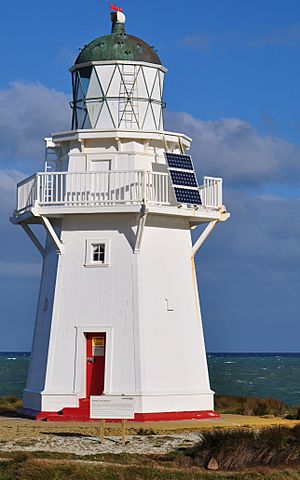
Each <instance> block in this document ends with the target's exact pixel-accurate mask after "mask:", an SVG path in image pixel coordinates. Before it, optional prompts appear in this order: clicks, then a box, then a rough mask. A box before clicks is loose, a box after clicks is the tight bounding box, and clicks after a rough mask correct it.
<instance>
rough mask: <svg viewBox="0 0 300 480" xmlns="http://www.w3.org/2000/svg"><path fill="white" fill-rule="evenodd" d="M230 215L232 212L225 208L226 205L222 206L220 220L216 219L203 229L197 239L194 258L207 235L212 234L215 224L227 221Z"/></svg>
mask: <svg viewBox="0 0 300 480" xmlns="http://www.w3.org/2000/svg"><path fill="white" fill-rule="evenodd" d="M229 217H230V213H228V212H227V211H226V209H225V207H223V208H222V210H221V211H220V218H218V220H214V221H213V222H210V223H209V224H208V225H207V227H206V228H205V229H204V230H203V232H202V233H201V235H200V237H199V238H198V239H197V240H196V242H195V243H194V245H193V247H192V258H193V259H194V257H195V255H196V253H197V252H198V250H199V248H200V247H201V246H202V245H203V243H204V242H205V240H206V239H207V237H208V236H209V235H210V234H211V232H212V231H213V229H214V228H215V226H216V225H217V223H218V222H226V220H228V218H229Z"/></svg>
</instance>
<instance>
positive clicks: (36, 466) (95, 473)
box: [0, 453, 300, 480]
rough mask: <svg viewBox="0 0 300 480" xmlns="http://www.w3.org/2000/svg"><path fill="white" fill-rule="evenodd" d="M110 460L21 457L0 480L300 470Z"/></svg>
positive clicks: (192, 477) (120, 479) (235, 476)
mask: <svg viewBox="0 0 300 480" xmlns="http://www.w3.org/2000/svg"><path fill="white" fill-rule="evenodd" d="M116 457H117V456H116ZM108 460H109V459H106V461H105V459H102V460H101V461H98V462H88V461H77V462H76V461H74V460H68V459H65V460H61V459H54V458H52V459H47V458H45V459H41V458H37V457H36V456H34V455H31V454H25V453H18V454H14V455H12V456H11V457H10V458H9V459H6V460H5V461H0V480H61V479H63V480H79V479H80V480H142V479H143V480H231V479H232V480H286V479H291V480H300V469H290V468H284V469H282V470H276V471H271V470H268V469H262V468H261V469H259V470H248V471H244V472H230V473H226V472H208V471H205V470H203V469H201V468H199V467H193V466H183V465H178V464H176V463H175V462H174V461H173V463H171V462H169V463H168V464H167V465H164V464H163V462H162V460H161V459H159V458H158V459H157V460H155V459H150V458H149V460H148V462H146V463H145V461H144V460H145V457H144V456H138V455H131V456H130V455H128V456H127V458H126V461H124V462H123V463H114V462H113V458H110V462H109V461H108ZM123 460H124V459H123Z"/></svg>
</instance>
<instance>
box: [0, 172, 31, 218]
mask: <svg viewBox="0 0 300 480" xmlns="http://www.w3.org/2000/svg"><path fill="white" fill-rule="evenodd" d="M25 177H26V175H25V174H24V173H22V172H20V171H18V170H0V213H6V214H7V213H8V212H9V211H10V210H11V212H12V210H13V209H14V208H15V201H16V190H17V183H18V182H19V181H20V180H22V179H23V178H25Z"/></svg>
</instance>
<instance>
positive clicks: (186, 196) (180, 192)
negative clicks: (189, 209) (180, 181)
mask: <svg viewBox="0 0 300 480" xmlns="http://www.w3.org/2000/svg"><path fill="white" fill-rule="evenodd" d="M174 191H175V195H176V200H177V202H179V203H189V204H190V205H202V202H201V197H200V192H199V190H198V188H197V189H196V188H180V187H174Z"/></svg>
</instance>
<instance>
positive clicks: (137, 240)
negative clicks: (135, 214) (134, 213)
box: [133, 203, 148, 253]
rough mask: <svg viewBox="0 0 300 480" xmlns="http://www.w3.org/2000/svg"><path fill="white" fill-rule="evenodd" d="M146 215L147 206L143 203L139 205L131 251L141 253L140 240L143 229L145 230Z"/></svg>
mask: <svg viewBox="0 0 300 480" xmlns="http://www.w3.org/2000/svg"><path fill="white" fill-rule="evenodd" d="M147 215H148V208H147V206H146V205H145V203H143V205H142V207H141V210H140V215H139V219H138V226H137V232H136V237H135V246H134V251H133V253H141V248H142V240H143V236H144V230H145V225H146V220H147Z"/></svg>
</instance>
